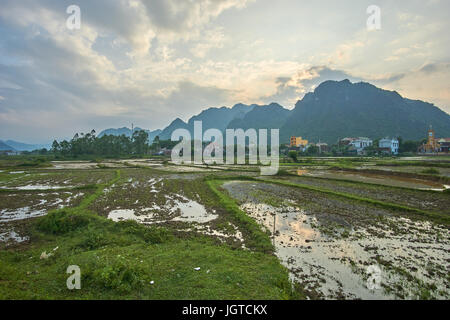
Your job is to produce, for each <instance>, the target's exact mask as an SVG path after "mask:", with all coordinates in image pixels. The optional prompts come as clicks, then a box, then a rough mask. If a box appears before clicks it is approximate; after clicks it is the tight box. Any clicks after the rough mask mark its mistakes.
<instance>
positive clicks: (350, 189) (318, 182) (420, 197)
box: [282, 176, 450, 214]
mask: <svg viewBox="0 0 450 320" xmlns="http://www.w3.org/2000/svg"><path fill="white" fill-rule="evenodd" d="M282 179H283V180H286V181H289V182H293V183H299V184H305V185H310V186H314V187H322V188H326V189H329V190H333V191H336V192H345V193H350V194H353V195H357V196H361V197H366V198H371V199H376V200H381V201H386V202H391V203H397V204H402V205H406V206H409V207H413V208H418V209H421V210H426V211H435V212H444V213H448V214H450V197H449V196H448V194H444V193H442V192H423V191H415V190H408V189H399V188H392V187H386V186H381V185H380V186H376V185H368V184H362V183H352V182H347V181H336V180H327V179H316V178H311V177H306V176H303V177H285V178H282Z"/></svg>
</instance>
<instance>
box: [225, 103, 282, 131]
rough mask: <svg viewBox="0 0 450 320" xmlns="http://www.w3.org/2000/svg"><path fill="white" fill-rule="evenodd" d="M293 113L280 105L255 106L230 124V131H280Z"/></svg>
mask: <svg viewBox="0 0 450 320" xmlns="http://www.w3.org/2000/svg"><path fill="white" fill-rule="evenodd" d="M290 114H291V111H289V110H287V109H285V108H283V107H282V106H280V105H279V104H278V103H271V104H270V105H267V106H255V107H254V108H253V109H252V110H251V111H250V112H248V113H247V114H245V116H244V117H243V118H235V119H234V120H232V121H231V122H230V123H229V124H228V126H227V127H228V128H230V129H244V130H247V129H250V128H253V129H256V130H258V129H279V128H281V127H282V126H283V125H284V124H285V123H286V120H287V119H288V118H289V116H290Z"/></svg>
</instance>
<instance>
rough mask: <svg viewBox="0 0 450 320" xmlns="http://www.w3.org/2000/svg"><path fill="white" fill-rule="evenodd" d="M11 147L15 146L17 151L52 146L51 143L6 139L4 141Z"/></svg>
mask: <svg viewBox="0 0 450 320" xmlns="http://www.w3.org/2000/svg"><path fill="white" fill-rule="evenodd" d="M4 143H5V144H7V145H8V146H10V147H13V148H14V150H16V151H34V150H40V149H44V148H45V149H50V148H51V146H50V145H49V144H29V143H23V142H18V141H14V140H6V141H5V142H4Z"/></svg>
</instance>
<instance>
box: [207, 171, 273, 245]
mask: <svg viewBox="0 0 450 320" xmlns="http://www.w3.org/2000/svg"><path fill="white" fill-rule="evenodd" d="M235 180H236V179H235ZM242 180H243V179H242ZM224 182H225V179H224V180H206V183H207V185H208V186H209V188H210V189H211V190H212V191H213V193H214V194H215V195H216V196H217V197H218V199H219V203H220V205H221V206H222V207H223V208H224V209H225V210H226V211H227V212H229V213H231V215H232V220H233V221H234V222H235V223H236V224H237V225H238V226H239V227H240V229H241V232H243V233H244V234H245V244H246V246H247V247H248V248H249V249H251V250H254V251H258V252H264V253H273V251H274V247H273V244H272V242H271V240H270V236H269V234H268V233H266V232H264V231H263V230H262V228H261V226H260V225H259V224H258V223H257V222H256V221H255V220H254V219H252V218H251V217H250V216H248V215H247V214H246V213H245V212H244V211H242V210H241V209H239V206H238V205H237V204H236V202H235V201H234V200H233V199H231V198H230V197H229V196H228V195H226V194H225V193H223V192H221V191H220V190H219V188H220V186H221V185H222V184H223V183H224Z"/></svg>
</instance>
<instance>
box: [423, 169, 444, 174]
mask: <svg viewBox="0 0 450 320" xmlns="http://www.w3.org/2000/svg"><path fill="white" fill-rule="evenodd" d="M422 173H425V174H439V173H440V172H439V170H437V169H435V168H429V169H426V170H423V171H422Z"/></svg>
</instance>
